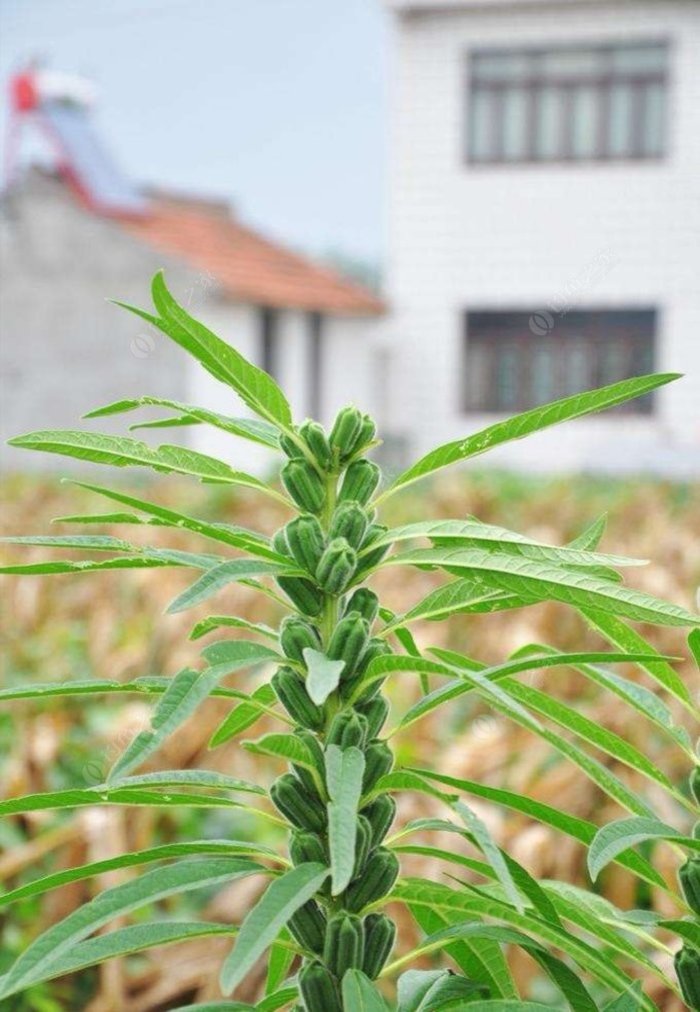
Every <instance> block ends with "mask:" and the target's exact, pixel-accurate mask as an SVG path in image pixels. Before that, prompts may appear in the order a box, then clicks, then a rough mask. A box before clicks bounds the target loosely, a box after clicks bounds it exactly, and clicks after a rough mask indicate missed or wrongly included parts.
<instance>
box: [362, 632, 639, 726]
mask: <svg viewBox="0 0 700 1012" xmlns="http://www.w3.org/2000/svg"><path fill="white" fill-rule="evenodd" d="M433 653H435V655H436V656H437V657H439V658H440V659H441V660H443V659H444V660H443V663H438V662H437V661H433V660H428V659H427V658H423V657H422V658H414V657H407V656H404V655H401V654H387V655H385V656H381V657H376V658H374V659H373V660H372V661H370V663H369V665H368V668H367V672H366V675H365V679H364V681H363V686H367V685H368V684H370V683H371V682H373V681H375V680H377V679H379V678H383V677H385V676H386V675H387V674H391V673H392V672H396V671H417V672H425V673H429V674H435V675H442V676H444V677H448V678H452V677H453V676H454V675H457V676H458V681H452V682H448V683H447V684H446V685H442V686H440V687H439V688H438V689H434V690H433V691H432V692H431V693H429V694H428V695H427V696H425V697H424V698H423V699H420V700H419V701H418V702H417V703H416V704H415V705H414V706H412V707H410V708H409V709H408V710H407V711H406V713H405V714H404V716H403V717H402V718H401V721H400V723H399V725H398V727H399V728H402V729H403V728H406V727H408V726H409V725H410V724H413V723H415V721H417V720H419V719H420V718H421V717H424V716H425V715H426V714H427V713H430V712H431V711H432V710H434V709H436V707H438V706H440V705H441V704H442V703H445V702H447V701H449V700H451V699H455V698H456V697H458V696H460V695H463V694H464V693H466V692H471V691H473V690H476V691H478V692H479V693H481V694H483V696H484V698H485V699H487V701H489V702H491V703H492V704H494V705H496V704H499V705H502V706H503V708H504V709H505V710H508V714H509V715H510V716H512V717H513V718H514V719H515V717H519V718H521V719H522V720H523V721H525V722H527V724H528V726H529V727H530V728H531V729H532V730H538V729H539V724H538V722H537V721H536V720H535V718H534V717H531V716H529V715H528V714H527V712H526V711H524V710H523V708H522V707H521V706H520V705H519V704H517V703H516V702H515V701H514V700H511V699H510V698H509V696H508V694H507V693H504V692H503V690H501V689H499V687H498V685H497V684H495V683H497V682H498V681H500V680H502V679H505V678H506V677H507V676H508V675H513V674H518V673H519V672H523V671H532V670H536V669H538V668H548V667H557V666H558V665H562V666H566V665H574V664H577V663H581V662H583V661H586V660H588V661H590V660H596V661H605V662H606V663H611V664H612V663H626V662H628V661H633V660H634V659H635V658H636V657H637V656H638V655H635V654H613V653H590V652H589V653H581V654H564V653H556V654H549V653H548V654H543V655H540V656H537V657H534V656H532V655H528V656H527V657H525V658H521V657H517V658H512V659H509V660H507V661H504V663H503V664H496V665H494V666H493V667H490V668H488V667H486V666H484V665H482V664H477V663H471V662H468V661H467V659H466V658H463V657H462V656H461V655H460V654H457V653H455V652H454V651H447V650H440V649H437V648H436V649H434V650H433Z"/></svg>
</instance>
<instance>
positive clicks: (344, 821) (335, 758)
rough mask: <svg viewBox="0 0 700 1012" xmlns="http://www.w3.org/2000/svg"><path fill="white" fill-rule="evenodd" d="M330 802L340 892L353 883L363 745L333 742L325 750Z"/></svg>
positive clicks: (335, 887) (334, 886)
mask: <svg viewBox="0 0 700 1012" xmlns="http://www.w3.org/2000/svg"><path fill="white" fill-rule="evenodd" d="M325 758H326V787H327V788H328V795H329V797H330V801H329V803H328V849H329V852H330V858H331V894H332V895H333V896H338V895H339V894H340V893H342V892H343V891H344V890H345V889H346V888H347V886H348V885H349V883H350V879H351V878H352V872H353V868H354V866H355V843H356V836H357V812H358V808H359V804H360V797H361V796H362V777H363V775H364V772H365V757H364V754H363V752H362V751H361V749H359V748H355V746H354V745H353V746H351V747H350V748H346V749H340V748H338V746H337V745H329V746H328V747H327V749H326V752H325Z"/></svg>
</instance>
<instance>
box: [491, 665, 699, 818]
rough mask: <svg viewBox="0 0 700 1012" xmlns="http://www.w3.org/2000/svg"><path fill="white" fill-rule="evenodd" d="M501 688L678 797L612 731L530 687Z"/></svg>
mask: <svg viewBox="0 0 700 1012" xmlns="http://www.w3.org/2000/svg"><path fill="white" fill-rule="evenodd" d="M503 684H504V686H505V688H506V689H507V692H508V693H509V695H511V696H512V697H514V698H515V699H516V700H518V701H519V702H520V703H523V704H524V705H525V706H528V707H530V709H531V710H534V711H535V712H536V713H539V714H541V715H542V716H543V717H549V719H550V720H552V721H554V723H556V724H558V725H559V726H560V727H563V728H565V729H566V730H568V731H572V732H573V733H574V734H575V735H577V736H578V737H580V738H583V740H584V741H587V742H589V744H591V745H594V746H595V747H596V748H598V749H600V750H601V751H602V752H606V753H607V754H608V755H610V756H612V757H613V759H617V760H618V761H619V762H621V763H624V764H625V765H626V766H629V767H630V768H631V769H634V770H636V771H637V772H638V773H641V774H642V776H645V777H647V778H648V779H649V780H652V781H654V782H655V783H657V784H660V785H661V787H663V788H665V789H666V790H668V791H670V792H671V793H673V794H674V795H675V796H676V797H677V798H679V797H680V796H679V795H678V794H677V792H676V791H675V790H674V786H673V784H672V783H671V781H670V780H669V779H668V777H667V776H666V775H665V773H663V772H662V771H661V770H660V769H659V768H658V766H657V765H656V764H655V763H654V762H652V760H651V759H648V758H647V757H646V756H645V755H643V754H642V753H641V752H640V751H639V749H637V748H636V747H635V746H634V745H632V744H631V743H630V742H627V741H625V739H624V738H621V737H620V736H619V735H618V734H615V732H614V731H609V730H608V729H607V728H606V727H603V726H602V725H601V724H600V723H599V722H598V721H594V720H591V719H590V718H588V717H586V716H585V715H584V714H582V713H578V712H577V711H576V710H574V709H572V708H571V707H570V706H567V705H566V704H565V703H562V702H560V701H559V700H558V699H554V698H553V697H552V696H551V695H549V694H547V693H545V692H540V690H539V689H536V688H535V687H534V686H531V685H524V684H521V683H520V682H517V681H516V680H515V679H512V678H507V679H505V681H504V683H503Z"/></svg>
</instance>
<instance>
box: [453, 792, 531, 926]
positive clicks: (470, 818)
mask: <svg viewBox="0 0 700 1012" xmlns="http://www.w3.org/2000/svg"><path fill="white" fill-rule="evenodd" d="M453 808H454V810H455V812H457V814H458V815H459V817H460V819H461V820H462V822H463V823H464V825H465V826H466V827H467V829H468V830H469V832H470V833H471V835H472V836H473V837H474V840H475V841H476V844H477V846H478V848H479V850H481V852H482V853H483V855H484V857H485V858H486V860H487V861H488V863H489V864H490V865H491V867H492V868H493V870H494V873H495V875H496V878H497V879H498V881H499V882H500V883H501V885H502V886H503V889H504V891H505V894H506V896H507V897H508V899H509V900H510V902H511V903H512V904H513V906H514V907H515V909H516V910H520V911H522V910H524V909H525V904H524V903H523V900H522V897H521V895H520V893H519V892H518V888H517V886H516V884H515V882H514V881H513V877H512V875H511V873H510V868H509V867H508V864H507V863H506V860H505V858H504V857H503V854H502V853H501V850H500V847H497V846H496V844H495V843H494V840H493V838H492V836H491V834H490V833H489V831H488V829H487V827H486V825H485V824H484V823H483V822H482V821H481V819H480V818H479V817H478V815H476V813H475V812H473V811H472V810H471V808H469V806H468V805H465V804H464V802H463V801H456V802H455V804H454V805H453Z"/></svg>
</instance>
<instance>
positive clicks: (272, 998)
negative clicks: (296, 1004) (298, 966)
mask: <svg viewBox="0 0 700 1012" xmlns="http://www.w3.org/2000/svg"><path fill="white" fill-rule="evenodd" d="M298 997H299V991H298V989H297V988H296V986H294V985H291V986H288V987H283V988H280V990H279V991H276V992H275V993H274V994H268V995H266V996H265V997H264V998H263V999H262V1001H259V1002H258V1004H257V1005H256V1006H255V1008H256V1010H257V1012H277V1009H281V1008H282V1007H283V1006H284V1005H289V1003H290V1002H292V1001H295V1000H296V999H297V998H298Z"/></svg>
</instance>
